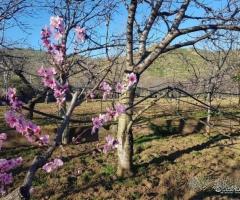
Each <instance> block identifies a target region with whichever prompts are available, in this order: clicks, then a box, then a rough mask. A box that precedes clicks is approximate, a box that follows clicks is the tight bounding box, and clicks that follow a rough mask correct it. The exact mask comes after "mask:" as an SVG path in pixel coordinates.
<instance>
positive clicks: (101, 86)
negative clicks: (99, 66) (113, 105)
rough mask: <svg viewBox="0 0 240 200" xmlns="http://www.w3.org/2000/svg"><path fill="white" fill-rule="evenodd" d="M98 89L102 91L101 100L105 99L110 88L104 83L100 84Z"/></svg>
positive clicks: (109, 92)
mask: <svg viewBox="0 0 240 200" xmlns="http://www.w3.org/2000/svg"><path fill="white" fill-rule="evenodd" d="M100 89H101V90H103V99H106V98H107V96H108V95H109V94H111V91H112V87H111V86H110V85H109V84H108V83H107V82H105V81H103V82H102V83H101V84H100Z"/></svg>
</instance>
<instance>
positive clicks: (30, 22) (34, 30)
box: [5, 0, 226, 50]
mask: <svg viewBox="0 0 240 200" xmlns="http://www.w3.org/2000/svg"><path fill="white" fill-rule="evenodd" d="M205 2H207V3H210V2H213V1H210V0H205ZM216 2H218V3H216ZM223 2H226V0H215V4H213V6H214V7H215V8H219V7H221V6H222V4H223ZM119 12H120V13H118V15H115V18H114V21H113V22H112V31H113V32H116V33H118V32H123V30H124V29H125V26H126V25H125V24H126V11H125V8H123V7H121V8H120V11H119ZM141 12H143V13H142V14H145V13H144V12H146V11H145V10H144V8H143V9H142V10H141ZM191 12H192V13H196V12H199V10H197V9H196V8H194V9H192V8H191ZM50 16H51V14H50V13H48V12H47V11H46V10H40V9H38V10H35V11H34V13H33V16H18V18H19V19H20V20H21V21H23V22H24V23H26V24H27V28H26V27H25V28H24V30H22V29H19V27H17V26H16V27H13V28H10V29H8V30H7V32H6V33H5V36H6V38H8V40H10V41H18V42H19V43H20V45H19V47H30V48H33V49H36V50H39V49H40V48H41V40H40V31H41V28H42V27H44V26H45V25H48V24H49V19H50ZM186 25H193V24H191V22H190V24H189V23H188V24H186ZM98 30H99V32H100V34H101V31H103V29H102V28H101V27H99V29H98ZM157 34H158V33H157V32H156V35H157ZM183 39H184V38H181V40H183Z"/></svg>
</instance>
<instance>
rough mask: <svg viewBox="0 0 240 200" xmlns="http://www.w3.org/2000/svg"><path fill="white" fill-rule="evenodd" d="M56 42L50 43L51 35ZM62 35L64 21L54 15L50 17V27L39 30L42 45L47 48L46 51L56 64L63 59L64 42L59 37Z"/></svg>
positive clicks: (59, 63) (60, 62)
mask: <svg viewBox="0 0 240 200" xmlns="http://www.w3.org/2000/svg"><path fill="white" fill-rule="evenodd" d="M52 34H53V37H54V39H55V40H56V41H59V43H58V44H52V43H51V35H52ZM63 35H64V23H63V18H61V17H59V16H56V17H51V18H50V28H48V27H45V28H43V29H42V31H41V40H42V43H43V46H44V47H45V48H47V50H48V52H49V53H50V54H51V55H52V56H53V60H54V62H55V63H56V64H58V65H61V64H62V63H63V60H64V52H65V50H66V49H65V44H64V43H63V41H61V39H62V38H63Z"/></svg>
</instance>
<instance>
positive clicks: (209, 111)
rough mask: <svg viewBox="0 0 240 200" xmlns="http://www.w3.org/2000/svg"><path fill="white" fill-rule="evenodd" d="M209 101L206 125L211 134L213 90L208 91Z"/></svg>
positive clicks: (208, 132)
mask: <svg viewBox="0 0 240 200" xmlns="http://www.w3.org/2000/svg"><path fill="white" fill-rule="evenodd" d="M207 101H208V105H209V106H210V107H209V108H208V112H207V126H206V132H207V134H208V135H209V134H210V131H211V130H210V121H211V105H212V95H211V92H208V96H207Z"/></svg>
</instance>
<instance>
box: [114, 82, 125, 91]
mask: <svg viewBox="0 0 240 200" xmlns="http://www.w3.org/2000/svg"><path fill="white" fill-rule="evenodd" d="M115 90H116V92H118V93H122V92H123V91H124V85H123V84H121V83H117V85H116V88H115Z"/></svg>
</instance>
